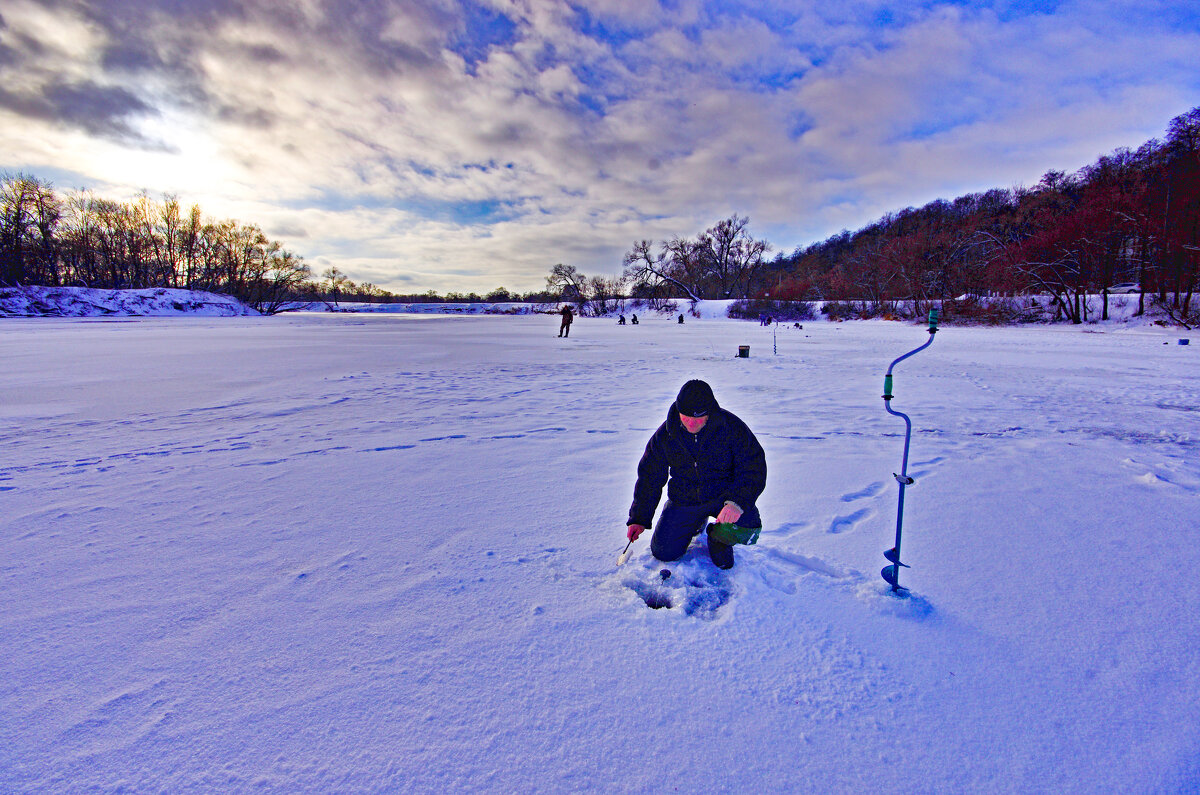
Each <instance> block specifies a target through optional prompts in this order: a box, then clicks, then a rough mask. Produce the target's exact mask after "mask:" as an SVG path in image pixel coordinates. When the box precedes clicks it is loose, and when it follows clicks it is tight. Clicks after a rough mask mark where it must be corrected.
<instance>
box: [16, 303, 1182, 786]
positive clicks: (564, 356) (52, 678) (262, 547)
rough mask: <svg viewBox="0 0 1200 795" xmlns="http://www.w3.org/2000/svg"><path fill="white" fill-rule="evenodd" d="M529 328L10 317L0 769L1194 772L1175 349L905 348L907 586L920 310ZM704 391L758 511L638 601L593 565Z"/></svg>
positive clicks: (334, 778)
mask: <svg viewBox="0 0 1200 795" xmlns="http://www.w3.org/2000/svg"><path fill="white" fill-rule="evenodd" d="M1089 332H1090V333H1089ZM556 333H557V319H556V318H553V317H528V316H526V317H439V316H419V315H392V314H389V315H330V314H316V313H313V314H297V315H287V316H279V317H274V318H258V317H239V318H221V319H217V318H169V319H138V320H127V321H125V320H122V321H114V320H107V321H99V320H84V319H72V320H62V319H60V320H55V319H30V320H6V321H3V324H2V326H0V361H3V363H4V378H3V379H2V381H0V451H2V452H0V605H2V606H3V610H2V612H0V649H3V653H0V791H4V792H48V791H55V792H73V791H83V790H98V791H116V790H129V791H139V792H140V791H170V792H189V791H213V790H216V791H249V790H254V791H265V792H294V791H309V792H335V791H336V792H373V791H406V792H455V791H496V792H518V791H520V792H563V791H597V792H601V791H602V792H652V791H653V792H658V791H676V790H678V791H680V792H746V791H765V792H794V791H812V792H831V791H840V792H849V791H882V792H899V791H909V792H964V791H1020V792H1029V791H1042V792H1095V791H1121V792H1196V791H1198V790H1200V686H1198V685H1197V683H1198V682H1200V654H1197V650H1196V649H1197V639H1198V638H1200V618H1198V617H1197V616H1198V611H1197V605H1200V532H1198V530H1200V514H1198V510H1197V509H1198V508H1200V404H1198V402H1197V396H1198V395H1200V338H1195V339H1194V341H1193V344H1192V345H1190V346H1187V347H1184V346H1180V345H1177V344H1176V339H1177V338H1178V337H1180V336H1186V335H1185V334H1181V333H1180V332H1178V331H1171V330H1160V329H1155V328H1152V327H1149V328H1148V327H1141V328H1120V327H1103V326H1102V327H1088V328H1086V329H1081V328H1078V327H1076V328H1064V327H1055V328H1045V327H1033V328H1019V329H980V328H956V327H948V328H945V329H943V331H942V332H941V333H939V334H938V335H937V338H936V340H935V342H934V344H933V345H932V347H930V348H929V349H928V350H926V351H923V352H922V353H920V354H919V355H917V356H914V357H913V358H911V359H909V360H907V361H906V362H904V363H902V364H901V365H899V366H898V367H897V369H896V385H895V393H896V399H895V401H894V407H895V408H896V409H897V410H900V411H907V412H909V413H910V414H911V415H912V417H913V422H914V428H915V431H914V435H913V441H912V459H911V463H910V468H909V472H910V474H911V475H913V476H914V477H915V478H916V480H917V483H916V485H914V486H912V487H911V488H910V489H909V490H908V492H907V505H906V510H905V523H904V524H905V536H904V542H905V543H904V558H905V559H906V562H907V563H909V564H911V566H912V568H911V569H905V570H904V573H903V582H904V583H905V584H907V585H909V586H911V588H912V589H913V595H912V597H911V598H909V599H897V598H895V597H893V596H891V595H889V594H888V591H887V586H886V585H885V583H884V582H883V581H882V580H881V579H880V577H879V574H878V572H879V569H880V568H881V567H882V566H883V565H884V564H885V561H884V559H883V557H882V554H881V553H882V551H883V550H884V549H885V548H887V547H890V546H892V543H893V540H894V539H893V534H894V529H895V513H896V491H897V488H896V483H895V481H894V480H893V479H892V473H893V472H895V471H898V469H899V465H900V455H901V447H902V442H903V423H902V422H901V421H900V420H899V419H897V418H895V417H892V416H889V415H888V414H886V413H885V411H884V409H883V402H882V401H881V400H880V394H881V390H882V375H883V373H884V371H885V370H886V369H887V365H888V363H889V362H890V361H891V360H892V359H894V358H895V357H897V356H899V355H900V354H902V353H904V352H906V351H908V350H910V349H912V348H914V347H916V346H917V345H920V344H921V343H922V342H924V341H925V339H926V338H927V334H926V333H925V331H924V330H923V328H922V327H920V326H913V325H903V324H897V323H885V322H855V323H844V324H834V323H825V322H813V323H806V324H805V328H804V329H803V330H800V329H792V328H787V329H782V328H781V329H779V330H778V331H777V332H775V333H777V341H778V355H773V354H772V343H773V341H774V340H773V337H772V334H773V331H772V330H770V329H766V328H762V327H760V326H757V325H755V324H754V323H745V322H737V321H730V320H716V319H706V320H692V319H689V321H688V323H687V324H685V325H683V326H679V325H676V324H675V323H674V322H671V321H669V320H666V319H659V318H656V317H651V318H643V322H642V324H641V325H639V326H636V327H634V326H625V327H618V326H616V325H615V324H614V323H613V322H612V321H611V320H591V319H586V318H585V319H581V320H578V321H577V322H576V324H575V326H574V329H573V331H572V336H571V338H570V339H568V340H562V339H558V338H557V337H556V336H555V334H556ZM740 344H749V345H750V346H751V357H750V358H749V359H739V358H735V356H734V354H735V353H736V350H737V346H738V345H740ZM689 378H703V379H705V380H707V381H709V382H710V383H711V384H712V385H713V387H714V389H715V391H716V395H717V398H718V400H720V401H721V403H722V404H723V405H724V406H725V407H726V408H728V409H730V410H732V411H733V412H735V413H736V414H738V415H739V416H740V417H742V418H743V419H744V420H746V422H747V423H748V424H749V425H750V427H751V428H753V429H754V431H755V432H756V433H757V434H758V437H759V440H760V441H761V442H762V444H763V446H764V447H765V449H766V453H767V462H768V467H769V474H768V483H767V491H766V493H765V494H764V495H763V498H762V500H761V501H760V504H759V507H760V508H761V510H762V514H763V518H764V522H765V529H764V532H763V534H762V539H761V541H760V542H759V544H758V546H756V547H752V548H745V547H739V548H738V549H737V553H736V554H737V556H738V565H737V566H736V567H735V568H734V569H733V570H732V571H731V572H729V573H728V574H723V573H722V574H719V573H718V572H717V571H716V570H715V569H713V568H712V566H711V564H710V563H709V562H708V559H707V555H706V554H705V553H704V551H703V549H702V548H701V542H697V544H696V545H694V546H693V549H692V551H691V552H689V554H688V556H687V557H686V558H685V559H684V560H683V561H681V562H679V563H675V564H670V568H671V569H672V570H673V572H674V575H675V576H673V577H672V578H671V580H670V581H669V582H670V583H672V588H673V589H674V590H673V591H671V593H670V597H671V599H672V602H673V604H674V605H675V606H674V607H672V608H671V609H660V610H652V609H649V608H648V607H647V606H646V604H645V603H644V602H643V600H642V599H641V598H640V597H639V592H644V591H645V590H646V589H647V588H649V587H650V585H651V583H653V582H654V581H655V580H657V579H658V570H659V569H660V568H663V566H662V565H661V564H658V565H656V564H655V562H654V561H652V560H651V559H649V556H648V551H647V546H648V545H647V543H646V541H647V538H648V537H647V536H643V538H642V540H641V541H640V542H639V543H638V544H636V545H635V551H636V556H635V557H634V559H633V560H632V561H631V562H630V563H627V564H626V565H625V566H624V567H622V568H620V569H618V568H617V567H616V565H615V564H616V558H617V555H618V553H620V551H621V549H622V547H623V546H624V542H625V538H624V532H625V528H624V522H625V516H626V511H627V509H628V506H629V502H630V497H631V491H632V487H633V481H634V474H635V473H634V468H635V465H636V462H637V459H638V457H639V455H640V453H641V450H642V447H643V446H644V444H645V442H646V440H647V438H648V437H649V435H650V433H651V432H652V431H653V429H654V428H655V427H656V426H657V425H658V424H659V423H660V422H661V421H662V420H663V418H664V417H665V414H666V411H667V408H668V406H669V405H670V402H671V400H672V399H673V397H674V395H675V393H676V391H677V390H678V389H679V386H680V385H681V384H682V383H683V382H684V381H685V380H687V379H689ZM662 587H666V586H662Z"/></svg>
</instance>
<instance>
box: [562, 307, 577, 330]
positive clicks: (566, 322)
mask: <svg viewBox="0 0 1200 795" xmlns="http://www.w3.org/2000/svg"><path fill="white" fill-rule="evenodd" d="M559 314H561V315H562V323H561V324H560V325H559V327H558V336H560V337H569V336H571V321H572V320H574V319H575V313H574V312H572V311H571V307H569V306H564V307H563V308H562V310H561V311H560V312H559Z"/></svg>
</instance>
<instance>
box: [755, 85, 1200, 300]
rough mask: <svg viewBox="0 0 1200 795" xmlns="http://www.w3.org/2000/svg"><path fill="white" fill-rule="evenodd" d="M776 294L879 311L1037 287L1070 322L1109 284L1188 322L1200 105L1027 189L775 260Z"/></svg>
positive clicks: (887, 220) (1199, 243) (906, 213)
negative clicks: (1156, 134) (1133, 290)
mask: <svg viewBox="0 0 1200 795" xmlns="http://www.w3.org/2000/svg"><path fill="white" fill-rule="evenodd" d="M769 271H770V273H771V274H772V281H773V283H772V284H771V286H770V288H769V290H767V289H764V292H769V293H770V294H771V295H772V296H773V297H777V298H782V299H789V298H790V299H805V298H808V299H811V298H824V299H841V300H846V299H857V300H859V301H862V302H863V303H865V304H868V305H871V306H873V307H875V308H878V309H881V310H884V311H886V310H888V309H894V308H895V305H896V304H897V303H898V302H899V301H910V302H916V303H917V305H918V313H919V312H920V311H921V308H920V305H921V304H929V303H932V302H935V301H947V300H954V299H959V300H960V301H963V300H966V301H967V302H969V301H970V300H971V299H972V298H977V297H982V296H988V295H1020V294H1026V293H1040V294H1043V295H1048V296H1050V298H1051V300H1052V302H1053V304H1054V305H1055V308H1056V311H1057V312H1058V313H1059V314H1060V315H1061V316H1063V317H1065V318H1066V319H1068V320H1071V321H1072V322H1075V323H1080V322H1084V321H1086V320H1088V319H1089V316H1088V313H1089V312H1090V311H1095V310H1093V309H1092V308H1091V307H1090V305H1089V303H1088V301H1087V300H1086V297H1087V296H1088V295H1089V294H1100V295H1102V296H1103V301H1102V303H1101V306H1100V308H1099V310H1098V311H1099V312H1100V313H1101V317H1102V319H1107V313H1108V294H1109V290H1110V288H1112V287H1113V286H1114V285H1117V284H1122V283H1128V284H1133V285H1136V286H1137V288H1138V290H1137V292H1138V294H1139V298H1138V301H1139V304H1138V313H1139V314H1141V313H1142V312H1144V311H1145V308H1146V300H1147V296H1149V297H1150V298H1151V300H1154V301H1156V302H1157V304H1158V305H1159V306H1160V307H1161V308H1162V309H1163V310H1165V311H1166V312H1167V313H1168V314H1170V315H1172V316H1173V317H1174V318H1175V319H1176V320H1183V319H1186V318H1187V317H1189V315H1191V314H1192V313H1193V312H1194V308H1193V306H1192V299H1193V296H1194V293H1195V291H1196V288H1197V286H1198V282H1200V108H1195V109H1193V110H1191V111H1190V112H1188V113H1186V114H1183V115H1181V116H1177V117H1176V118H1174V119H1173V120H1172V121H1171V122H1170V124H1169V126H1168V128H1167V134H1166V137H1165V139H1163V140H1158V139H1153V140H1150V141H1147V142H1146V143H1145V144H1143V145H1142V146H1140V147H1139V148H1138V149H1136V150H1131V149H1127V148H1122V149H1118V150H1116V151H1115V152H1113V153H1112V154H1109V155H1104V156H1101V157H1100V158H1098V159H1097V160H1096V162H1095V163H1092V164H1091V165H1088V166H1086V167H1084V168H1082V169H1080V170H1079V171H1077V172H1075V173H1073V174H1066V173H1063V172H1061V171H1050V172H1048V173H1047V174H1045V175H1044V176H1043V177H1042V178H1041V180H1040V181H1039V182H1038V184H1037V185H1035V186H1033V187H1032V188H1025V187H1017V188H1013V189H1007V190H1006V189H994V190H989V191H986V192H983V193H974V194H969V195H966V196H960V197H958V198H957V199H954V200H953V201H947V200H943V199H939V200H937V201H933V202H930V203H929V204H926V205H925V206H924V207H920V208H908V209H904V210H900V211H898V212H894V213H888V214H887V215H885V216H884V217H883V218H880V219H879V220H878V221H876V222H875V223H873V224H871V225H869V226H867V227H864V228H863V229H860V230H858V231H857V232H853V233H851V232H842V233H841V234H838V235H834V236H833V237H830V238H829V239H827V240H825V241H822V242H820V243H816V244H813V245H810V246H807V247H803V248H798V249H796V250H795V251H793V252H792V253H791V254H789V255H786V256H780V257H777V258H776V259H775V260H774V261H773V262H772V263H770V265H769Z"/></svg>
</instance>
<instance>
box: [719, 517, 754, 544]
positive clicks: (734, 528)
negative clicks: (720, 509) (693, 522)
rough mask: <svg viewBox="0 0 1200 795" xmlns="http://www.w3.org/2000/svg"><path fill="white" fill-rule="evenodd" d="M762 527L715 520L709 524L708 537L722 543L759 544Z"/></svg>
mask: <svg viewBox="0 0 1200 795" xmlns="http://www.w3.org/2000/svg"><path fill="white" fill-rule="evenodd" d="M761 532H762V528H761V527H742V526H741V525H738V524H734V523H733V522H714V523H712V524H710V525H709V526H708V537H709V538H715V539H716V540H717V541H720V542H721V543H722V544H729V545H731V546H732V545H733V544H757V543H758V534H759V533H761Z"/></svg>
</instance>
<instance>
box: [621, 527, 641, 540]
mask: <svg viewBox="0 0 1200 795" xmlns="http://www.w3.org/2000/svg"><path fill="white" fill-rule="evenodd" d="M645 529H646V528H644V527H642V526H641V525H640V524H631V525H629V529H628V530H627V531H626V532H625V537H626V538H628V539H629V540H630V541H637V540H638V536H640V535H641V534H642V533H643V532H644V531H645Z"/></svg>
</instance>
